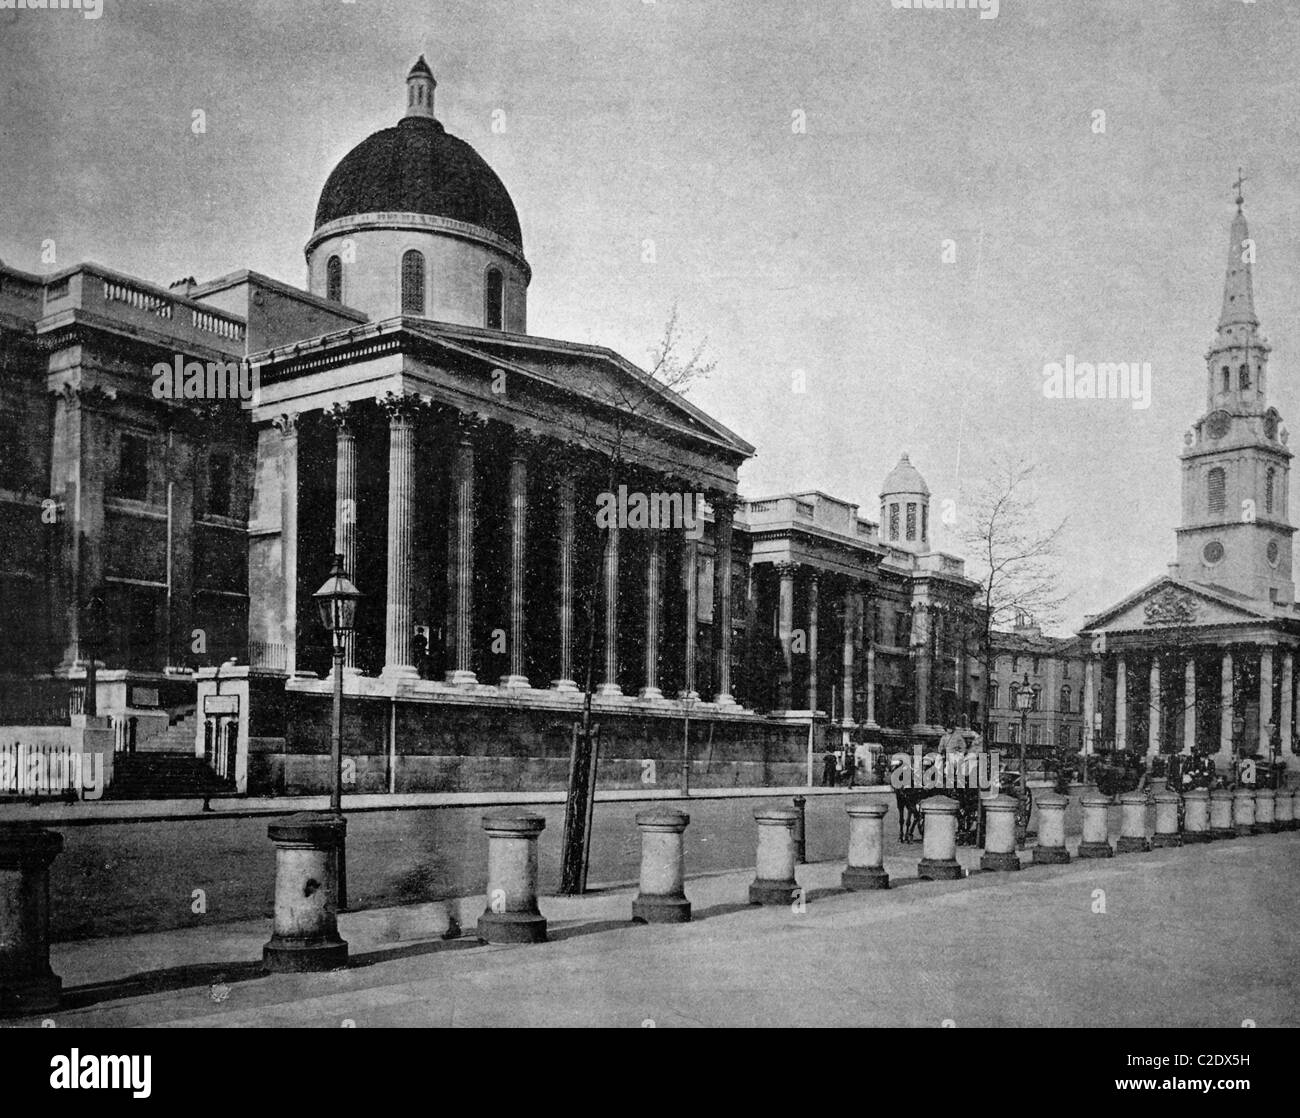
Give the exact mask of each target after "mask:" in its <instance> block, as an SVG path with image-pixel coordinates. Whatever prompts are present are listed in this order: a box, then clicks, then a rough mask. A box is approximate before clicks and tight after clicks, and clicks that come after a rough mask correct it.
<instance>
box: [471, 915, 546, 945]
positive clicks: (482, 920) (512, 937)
mask: <svg viewBox="0 0 1300 1118" xmlns="http://www.w3.org/2000/svg"><path fill="white" fill-rule="evenodd" d="M477 932H478V938H479V939H481V940H482V941H483V942H484V943H545V942H546V917H545V916H542V915H541V914H540V913H537V912H492V911H491V910H489V911H487V912H485V913H483V915H482V916H480V917H479V918H478V929H477Z"/></svg>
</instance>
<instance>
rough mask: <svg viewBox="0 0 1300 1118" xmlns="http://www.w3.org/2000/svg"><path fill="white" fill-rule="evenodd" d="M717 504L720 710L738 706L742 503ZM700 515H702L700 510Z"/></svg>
mask: <svg viewBox="0 0 1300 1118" xmlns="http://www.w3.org/2000/svg"><path fill="white" fill-rule="evenodd" d="M711 503H712V505H713V540H714V551H715V553H716V555H715V557H714V560H713V585H714V588H715V589H714V602H715V604H716V606H717V609H716V610H715V614H714V624H713V633H714V647H715V648H716V649H717V652H716V660H717V681H718V692H717V695H715V696H714V699H713V701H714V702H715V703H716V704H717V705H718V706H720V707H734V706H735V705H736V700H735V697H734V696H733V695H732V694H731V639H732V632H731V537H732V529H733V526H734V524H735V518H736V507H737V506H738V505H739V504H740V502H739V501H738V500H737V499H736V498H735V497H733V496H730V495H726V496H719V497H715V498H714V499H713V501H712V502H711ZM696 515H697V516H698V515H699V513H698V511H697V513H696Z"/></svg>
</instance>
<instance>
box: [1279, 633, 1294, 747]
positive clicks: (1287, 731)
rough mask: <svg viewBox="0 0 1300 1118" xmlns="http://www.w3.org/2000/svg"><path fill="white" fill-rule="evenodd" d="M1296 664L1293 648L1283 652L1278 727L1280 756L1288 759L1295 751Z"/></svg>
mask: <svg viewBox="0 0 1300 1118" xmlns="http://www.w3.org/2000/svg"><path fill="white" fill-rule="evenodd" d="M1294 673H1295V665H1294V661H1293V659H1292V653H1291V650H1290V649H1289V648H1288V649H1286V650H1285V651H1283V653H1282V711H1281V715H1282V718H1281V725H1280V727H1279V728H1278V745H1279V747H1280V756H1281V758H1282V759H1283V760H1284V761H1288V763H1289V759H1288V754H1291V753H1292V752H1293V745H1292V741H1291V736H1292V734H1293V733H1294V730H1295V722H1294V718H1295V706H1294V703H1295V674H1294Z"/></svg>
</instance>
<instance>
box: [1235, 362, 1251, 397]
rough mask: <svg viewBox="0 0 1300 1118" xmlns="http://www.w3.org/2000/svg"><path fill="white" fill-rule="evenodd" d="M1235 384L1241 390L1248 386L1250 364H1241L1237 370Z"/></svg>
mask: <svg viewBox="0 0 1300 1118" xmlns="http://www.w3.org/2000/svg"><path fill="white" fill-rule="evenodd" d="M1237 386H1238V387H1239V388H1241V389H1242V390H1243V391H1244V390H1245V389H1247V388H1249V387H1250V366H1249V365H1243V366H1242V367H1241V368H1240V369H1238V370H1237Z"/></svg>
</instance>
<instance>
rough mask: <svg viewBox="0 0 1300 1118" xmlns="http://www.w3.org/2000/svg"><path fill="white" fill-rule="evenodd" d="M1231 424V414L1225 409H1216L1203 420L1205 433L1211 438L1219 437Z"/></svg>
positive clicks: (1224, 433)
mask: <svg viewBox="0 0 1300 1118" xmlns="http://www.w3.org/2000/svg"><path fill="white" fill-rule="evenodd" d="M1231 425H1232V416H1230V415H1229V414H1228V413H1227V412H1226V411H1216V412H1214V413H1213V414H1212V415H1211V416H1210V418H1209V419H1207V420H1206V421H1205V433H1206V434H1207V435H1209V436H1210V438H1212V439H1221V438H1223V436H1224V435H1226V434H1227V433H1228V428H1229V427H1230V426H1231Z"/></svg>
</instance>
